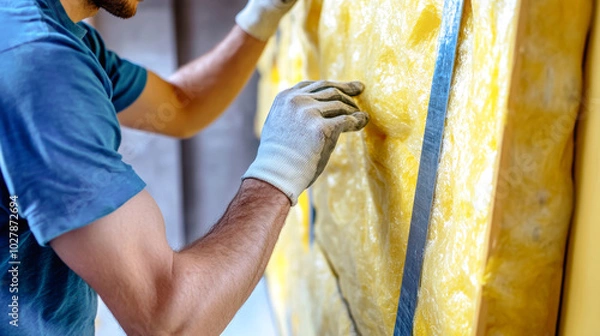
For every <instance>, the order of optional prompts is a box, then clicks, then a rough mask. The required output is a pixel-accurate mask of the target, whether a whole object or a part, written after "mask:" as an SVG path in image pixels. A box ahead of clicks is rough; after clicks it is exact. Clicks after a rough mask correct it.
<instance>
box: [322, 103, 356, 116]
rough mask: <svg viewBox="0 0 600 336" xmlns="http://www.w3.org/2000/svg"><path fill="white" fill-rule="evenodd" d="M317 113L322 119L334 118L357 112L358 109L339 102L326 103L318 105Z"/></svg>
mask: <svg viewBox="0 0 600 336" xmlns="http://www.w3.org/2000/svg"><path fill="white" fill-rule="evenodd" d="M319 112H321V115H322V116H323V117H324V118H335V117H337V116H340V115H348V114H352V113H354V112H358V107H356V106H351V105H348V104H346V103H344V102H341V101H328V102H322V103H320V104H319Z"/></svg>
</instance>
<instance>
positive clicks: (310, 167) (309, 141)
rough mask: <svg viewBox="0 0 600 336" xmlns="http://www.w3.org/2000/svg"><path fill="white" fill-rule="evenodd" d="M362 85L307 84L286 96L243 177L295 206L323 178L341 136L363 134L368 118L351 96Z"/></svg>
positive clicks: (279, 98) (278, 102) (279, 101)
mask: <svg viewBox="0 0 600 336" xmlns="http://www.w3.org/2000/svg"><path fill="white" fill-rule="evenodd" d="M363 89H364V86H363V84H361V83H360V82H349V83H333V82H326V81H319V82H302V83H299V84H298V85H296V86H294V87H293V88H291V89H288V90H286V91H283V92H281V93H280V94H279V95H278V96H277V98H275V102H274V103H273V106H272V107H271V111H270V112H269V116H268V117H267V120H266V121H265V125H264V128H263V131H262V135H261V140H260V146H259V148H258V154H257V156H256V159H255V160H254V162H253V163H252V164H251V165H250V168H248V171H247V172H246V174H244V176H243V179H247V178H254V179H258V180H262V181H265V182H267V183H269V184H271V185H273V186H274V187H276V188H277V189H279V190H281V191H282V192H283V193H284V194H286V195H287V197H288V198H289V199H290V201H291V203H292V205H295V204H296V202H297V201H298V196H299V195H300V194H301V193H302V192H303V191H304V190H305V189H306V188H308V187H309V186H311V185H312V184H313V182H314V181H315V180H316V179H317V177H319V175H320V174H321V173H322V172H323V169H325V165H326V164H327V161H328V160H329V157H330V156H331V152H332V151H333V149H334V148H335V144H336V142H337V140H338V138H339V136H340V134H341V133H342V132H351V131H358V130H360V129H362V128H363V127H365V125H366V124H367V122H368V121H369V117H368V115H367V114H366V113H364V112H359V110H358V108H357V106H356V104H355V103H354V101H353V99H352V98H351V97H352V96H357V95H359V94H360V93H361V92H362V91H363Z"/></svg>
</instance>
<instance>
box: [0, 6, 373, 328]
mask: <svg viewBox="0 0 600 336" xmlns="http://www.w3.org/2000/svg"><path fill="white" fill-rule="evenodd" d="M293 2H294V0H250V1H249V3H248V5H247V6H246V7H245V8H244V10H243V11H242V12H241V13H240V14H239V15H238V16H237V17H236V22H237V25H236V26H234V28H233V29H232V31H231V32H230V33H229V35H228V36H227V37H226V38H225V39H224V40H223V41H222V42H221V44H219V45H218V46H217V47H216V48H215V49H214V50H212V51H211V52H209V53H208V54H207V55H205V56H203V57H202V58H199V59H197V60H195V61H193V62H192V63H190V64H188V65H186V66H184V67H183V68H181V69H180V70H178V71H177V72H176V73H175V74H174V76H173V77H172V78H171V79H170V81H165V80H163V79H161V78H159V77H158V76H156V75H155V74H153V73H152V72H150V71H146V70H145V69H143V68H141V67H139V66H137V65H134V64H132V63H130V62H128V61H125V60H122V59H120V58H119V57H118V56H117V55H116V54H114V53H113V52H111V51H109V50H107V49H106V48H105V46H104V44H103V42H102V40H101V38H100V36H99V35H98V33H97V32H96V31H95V30H94V29H93V28H91V27H89V26H87V25H85V24H84V23H81V22H80V21H81V20H82V19H84V18H86V17H90V16H93V15H94V14H95V13H96V12H97V11H98V10H99V8H104V9H106V10H107V11H109V12H110V13H112V14H114V15H116V16H119V17H122V18H128V17H131V16H133V15H134V14H135V12H136V7H137V5H138V2H137V0H0V69H1V71H2V75H1V76H0V124H1V127H2V129H1V132H0V168H1V172H2V183H0V192H1V194H2V204H1V205H0V207H1V209H2V210H1V211H0V216H1V220H0V224H1V226H2V229H3V234H2V238H1V239H0V260H2V266H3V268H4V269H3V270H2V273H3V274H4V275H3V276H2V284H1V285H2V288H0V293H1V294H0V307H3V308H0V316H2V319H1V324H0V334H2V335H51V336H53V335H60V336H63V335H91V334H93V333H94V318H95V315H96V304H97V296H96V293H98V294H99V295H100V296H101V297H102V299H103V300H104V301H105V302H106V304H107V306H108V307H109V308H110V310H111V311H112V312H113V314H114V315H115V317H116V318H117V320H118V321H119V322H120V324H121V325H122V327H123V328H124V329H125V331H126V332H127V333H128V334H129V335H217V334H219V333H220V332H221V331H222V330H223V329H224V328H225V326H226V325H227V323H228V322H229V321H230V320H231V318H232V317H233V316H234V314H235V312H236V311H237V310H238V309H239V308H240V306H241V305H242V303H243V302H244V301H245V300H246V299H247V297H248V296H249V294H250V293H251V291H252V289H253V288H254V286H255V285H256V284H257V282H258V280H259V279H260V277H261V276H262V274H263V272H264V269H265V265H266V263H267V261H268V259H269V256H270V254H271V252H272V249H273V245H274V244H275V241H276V239H277V236H278V234H279V231H280V229H281V227H282V225H283V222H284V219H285V217H286V214H287V213H288V210H289V208H290V206H291V205H293V204H295V203H296V200H297V197H298V195H299V194H300V193H301V192H302V191H303V190H304V189H306V188H307V187H308V186H310V185H311V184H312V183H313V182H314V180H315V179H316V178H317V177H318V176H319V174H320V173H321V172H322V171H323V168H324V166H325V164H326V163H327V160H328V159H329V156H330V154H331V151H332V150H333V148H334V146H335V143H336V141H337V138H338V136H339V134H340V133H342V132H346V131H356V130H359V129H361V128H363V127H364V126H365V124H366V123H367V115H366V114H365V113H363V112H359V110H358V108H357V107H356V105H355V103H354V101H353V98H352V97H353V96H356V95H358V94H360V93H361V91H362V90H363V87H362V84H360V83H358V82H351V83H330V82H303V83H300V84H298V85H297V86H295V87H293V88H291V89H289V90H287V91H284V92H283V93H281V94H280V95H279V96H278V97H277V99H276V100H275V102H274V104H273V107H272V109H271V112H270V115H269V118H268V120H267V121H266V124H265V127H264V131H263V134H262V139H261V144H260V147H259V152H258V154H257V157H256V160H255V161H254V162H253V164H252V165H251V166H250V168H249V169H248V171H247V172H246V174H245V175H244V176H243V181H242V184H241V186H240V189H239V192H238V194H237V195H236V196H235V198H234V199H233V201H232V202H231V204H230V205H229V208H228V209H227V211H226V213H225V215H224V216H223V218H222V219H221V220H220V221H219V222H218V223H217V224H216V225H215V227H214V229H213V230H212V231H211V232H210V233H209V234H208V235H207V236H206V237H205V238H203V239H201V240H199V241H197V242H195V243H193V244H192V245H190V246H189V247H187V248H185V249H184V250H182V251H179V252H174V251H172V250H171V249H170V248H169V246H168V244H167V241H166V238H165V228H164V223H163V218H162V216H161V213H160V211H159V209H158V207H157V206H156V204H155V202H154V201H153V199H152V197H151V196H150V195H149V194H148V193H147V192H146V191H144V186H145V185H144V182H143V181H142V180H141V179H140V178H139V177H138V176H137V175H136V174H135V172H134V171H133V170H132V168H131V167H130V166H129V165H127V164H125V163H123V162H122V160H121V156H120V155H119V154H118V153H117V149H118V147H119V142H120V125H123V126H129V127H134V128H138V129H142V130H146V131H151V132H156V133H161V134H166V135H171V136H176V137H188V136H191V135H193V134H195V133H196V132H198V131H199V130H200V129H202V128H203V127H205V126H206V125H208V124H209V123H211V122H212V121H213V120H215V119H216V118H217V117H218V116H219V115H220V114H221V113H222V111H223V110H224V109H225V108H226V107H227V105H228V104H229V103H230V102H231V101H232V100H233V99H234V98H235V96H236V95H237V94H238V93H239V91H240V90H241V89H242V87H243V86H244V85H245V83H246V81H247V80H248V78H249V77H250V75H251V73H252V72H253V70H254V67H255V63H256V61H257V59H258V58H259V56H260V54H261V52H262V50H263V48H264V46H265V41H266V40H267V39H268V38H269V37H270V36H271V35H272V34H273V33H274V32H275V30H276V28H277V25H278V22H279V20H280V18H281V17H282V16H283V15H284V14H285V13H286V12H287V11H288V10H289V9H290V8H291V7H292V6H293ZM117 113H118V114H117Z"/></svg>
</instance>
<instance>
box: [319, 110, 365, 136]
mask: <svg viewBox="0 0 600 336" xmlns="http://www.w3.org/2000/svg"><path fill="white" fill-rule="evenodd" d="M326 122H327V123H330V124H333V126H334V127H336V128H340V129H341V132H356V131H360V130H361V129H363V128H364V127H365V126H367V124H368V123H369V115H368V114H366V113H365V112H360V111H359V112H354V113H352V114H350V115H339V116H337V117H334V118H329V119H327V120H326Z"/></svg>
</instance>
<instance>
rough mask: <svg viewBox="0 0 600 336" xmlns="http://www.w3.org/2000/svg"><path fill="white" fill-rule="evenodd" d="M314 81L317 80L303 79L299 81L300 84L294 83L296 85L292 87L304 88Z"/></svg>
mask: <svg viewBox="0 0 600 336" xmlns="http://www.w3.org/2000/svg"><path fill="white" fill-rule="evenodd" d="M314 83H315V81H302V82H299V83H298V84H296V85H294V87H292V89H302V88H305V87H307V86H309V85H311V84H314Z"/></svg>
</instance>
